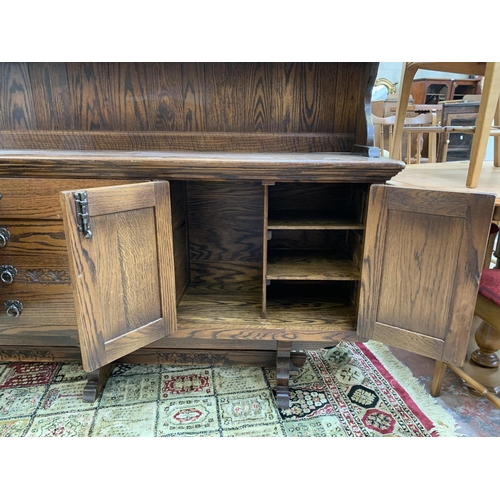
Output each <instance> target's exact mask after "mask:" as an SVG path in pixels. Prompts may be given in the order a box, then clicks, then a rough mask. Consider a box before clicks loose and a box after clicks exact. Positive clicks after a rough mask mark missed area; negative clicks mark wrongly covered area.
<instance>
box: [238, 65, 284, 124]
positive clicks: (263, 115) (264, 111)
mask: <svg viewBox="0 0 500 500" xmlns="http://www.w3.org/2000/svg"><path fill="white" fill-rule="evenodd" d="M244 73H245V75H244V80H243V83H244V86H245V88H244V92H243V96H244V101H243V103H241V104H240V105H241V106H243V114H244V117H245V122H244V130H243V131H244V132H272V131H273V130H274V129H275V127H273V124H272V106H273V99H275V98H276V96H274V95H273V85H272V78H273V68H272V64H271V63H245V66H244Z"/></svg>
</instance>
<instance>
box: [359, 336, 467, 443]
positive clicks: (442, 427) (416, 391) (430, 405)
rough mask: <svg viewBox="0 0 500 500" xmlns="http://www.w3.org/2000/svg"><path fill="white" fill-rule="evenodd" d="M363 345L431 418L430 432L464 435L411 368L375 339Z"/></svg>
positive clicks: (447, 435) (445, 435) (456, 435)
mask: <svg viewBox="0 0 500 500" xmlns="http://www.w3.org/2000/svg"><path fill="white" fill-rule="evenodd" d="M365 345H366V346H367V347H368V348H369V349H370V350H371V351H372V352H373V354H375V355H376V356H377V358H378V360H379V361H380V362H381V363H382V364H383V365H384V366H385V367H386V368H387V370H388V371H390V372H391V374H392V375H393V376H394V378H395V379H396V380H397V381H398V382H399V383H400V384H401V385H402V386H403V387H404V389H405V390H406V392H408V394H409V395H410V396H411V397H412V399H414V401H415V403H417V404H418V406H419V407H420V409H421V410H422V411H423V412H424V413H425V414H426V415H427V416H428V417H429V418H430V419H431V420H432V423H433V424H434V427H433V428H432V429H431V432H434V431H435V432H437V433H438V434H439V436H440V437H464V434H460V433H458V432H457V431H458V429H459V425H458V423H457V422H456V421H455V419H454V418H453V417H452V416H451V415H450V414H449V413H448V412H447V411H446V410H445V409H444V408H442V407H441V406H439V404H438V403H437V401H436V400H435V399H434V398H433V397H432V396H431V395H430V394H429V392H428V391H427V389H426V388H425V387H424V386H423V385H421V383H420V382H419V381H418V380H417V379H416V378H415V376H414V375H413V373H412V372H411V370H410V369H409V368H408V367H407V366H405V365H404V364H403V363H402V362H401V361H399V360H398V359H397V358H396V357H395V356H394V354H392V352H391V351H390V350H389V348H388V347H387V346H386V345H384V344H381V343H380V342H377V341H375V340H369V341H368V342H366V343H365Z"/></svg>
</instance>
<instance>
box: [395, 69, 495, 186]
mask: <svg viewBox="0 0 500 500" xmlns="http://www.w3.org/2000/svg"><path fill="white" fill-rule="evenodd" d="M419 69H426V70H434V71H444V72H448V71H449V72H452V73H465V74H472V75H482V76H484V80H483V86H482V97H481V105H480V107H479V112H478V117H477V120H476V125H475V127H473V128H468V127H465V128H464V129H463V130H462V131H463V133H471V132H472V133H474V136H473V140H472V148H471V154H470V165H469V173H468V175H467V180H466V186H467V187H469V188H474V187H476V186H477V184H478V180H479V175H480V173H481V168H482V165H483V162H484V157H485V154H486V147H487V143H488V138H489V137H490V135H491V134H494V135H497V134H499V135H500V130H497V131H494V132H492V123H493V119H494V116H495V110H496V109H497V107H498V106H499V101H500V63H495V62H488V63H486V62H482V63H474V62H409V63H405V64H404V66H403V71H402V75H401V86H400V93H399V100H398V108H397V111H396V123H395V125H394V144H399V143H400V142H401V136H402V130H403V126H404V117H405V115H406V106H407V103H408V97H409V95H410V91H411V85H412V82H413V78H414V76H415V73H416V72H417V71H418V70H419ZM457 131H458V130H457ZM495 146H498V141H495ZM498 155H499V154H498V153H497V152H496V153H495V161H496V159H497V158H498ZM396 157H397V152H396V150H395V149H394V150H393V151H391V158H396ZM495 166H500V164H498V163H496V162H495Z"/></svg>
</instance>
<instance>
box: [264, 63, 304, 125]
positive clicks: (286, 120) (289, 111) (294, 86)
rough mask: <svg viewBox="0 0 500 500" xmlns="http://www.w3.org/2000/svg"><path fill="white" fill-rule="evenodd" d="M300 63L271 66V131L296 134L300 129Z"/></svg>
mask: <svg viewBox="0 0 500 500" xmlns="http://www.w3.org/2000/svg"><path fill="white" fill-rule="evenodd" d="M299 64H300V63H286V62H279V63H276V64H274V65H273V76H272V86H273V94H274V95H276V96H280V98H279V99H274V100H273V102H272V108H271V109H272V113H271V116H272V127H273V129H272V131H273V132H297V131H298V130H299V127H300V112H299V109H300V108H299V104H298V103H299V99H300V97H299V96H300V90H299V89H298V81H297V79H298V74H299V71H300V70H299V69H298V66H299Z"/></svg>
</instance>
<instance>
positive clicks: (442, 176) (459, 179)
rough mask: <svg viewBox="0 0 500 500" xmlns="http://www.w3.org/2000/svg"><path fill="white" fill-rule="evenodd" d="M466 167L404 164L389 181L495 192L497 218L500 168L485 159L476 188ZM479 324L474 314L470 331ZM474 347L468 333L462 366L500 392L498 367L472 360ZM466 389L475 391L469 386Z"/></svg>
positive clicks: (463, 164) (463, 163)
mask: <svg viewBox="0 0 500 500" xmlns="http://www.w3.org/2000/svg"><path fill="white" fill-rule="evenodd" d="M468 169H469V162H468V161H461V162H447V163H427V164H420V165H407V166H406V168H405V169H404V170H403V171H402V172H400V173H399V174H398V175H396V176H395V177H393V178H392V179H391V180H390V181H388V184H391V185H395V186H406V187H414V188H424V189H435V190H443V191H463V192H471V191H472V192H478V193H494V194H495V195H496V203H495V211H494V213H493V220H494V221H500V168H498V167H494V166H493V162H492V161H489V162H488V161H487V162H484V164H483V168H482V170H481V176H480V178H479V183H478V186H477V187H476V188H467V187H466V186H465V182H466V179H467V173H468ZM480 324H481V321H480V319H479V318H478V317H475V318H474V322H473V325H472V332H475V331H476V329H477V327H478V326H479V325H480ZM477 348H478V345H477V343H476V341H475V338H474V335H472V334H471V338H470V342H469V348H468V351H467V358H466V361H465V363H464V366H463V367H462V369H463V370H464V371H465V372H466V373H467V374H468V375H469V376H471V377H472V378H474V379H475V380H477V381H478V382H479V383H481V384H482V385H484V386H485V387H486V388H487V389H488V390H490V391H492V392H494V393H496V394H498V393H500V368H499V367H497V368H483V367H480V366H478V365H476V364H475V363H473V362H471V361H470V354H471V353H472V352H473V351H475V350H476V349H477ZM497 355H499V356H500V351H497ZM469 390H470V392H471V393H472V394H475V393H474V391H473V389H471V388H470V387H469ZM476 394H477V393H476Z"/></svg>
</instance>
